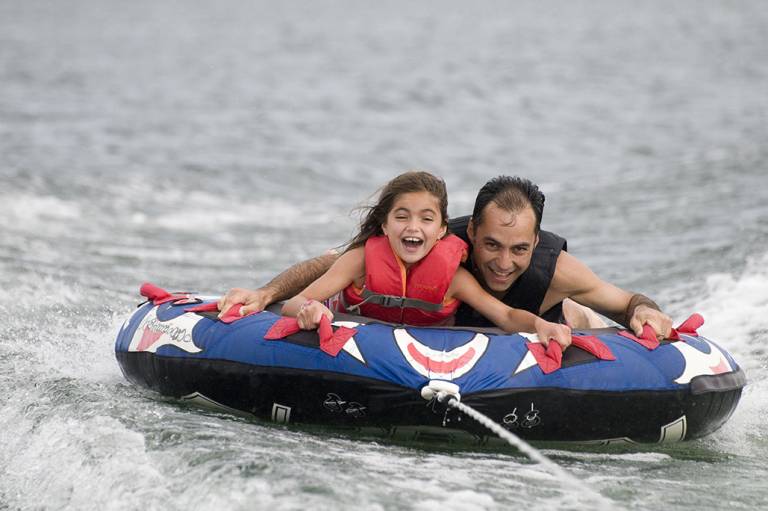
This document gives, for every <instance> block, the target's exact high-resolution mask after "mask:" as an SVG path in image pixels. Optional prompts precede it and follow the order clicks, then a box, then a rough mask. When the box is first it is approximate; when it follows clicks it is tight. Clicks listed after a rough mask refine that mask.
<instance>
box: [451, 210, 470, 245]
mask: <svg viewBox="0 0 768 511" xmlns="http://www.w3.org/2000/svg"><path fill="white" fill-rule="evenodd" d="M470 218H472V217H471V216H470V215H464V216H460V217H456V218H451V219H450V220H448V231H449V232H450V233H451V234H455V235H456V236H458V237H459V238H461V239H462V240H464V242H465V243H469V236H467V227H468V226H469V219H470Z"/></svg>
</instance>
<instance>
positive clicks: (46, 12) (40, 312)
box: [0, 0, 768, 510]
mask: <svg viewBox="0 0 768 511" xmlns="http://www.w3.org/2000/svg"><path fill="white" fill-rule="evenodd" d="M766 91H768V4H766V3H765V2H761V1H757V0H756V1H743V2H732V1H721V2H712V1H690V2H665V1H657V2H630V1H606V2H569V1H565V0H563V1H557V2H551V1H544V2H539V1H537V2H471V3H470V2H434V3H433V2H406V1H392V0H390V1H387V2H378V3H373V2H353V1H334V2H311V1H303V2H298V1H284V2H247V1H220V2H195V1H188V2H180V1H177V2H172V1H159V2H152V1H147V0H138V1H132V2H120V1H117V0H110V1H95V0H94V1H72V2H53V1H40V0H30V1H24V2H21V1H12V0H0V233H2V236H1V237H0V315H2V320H0V385H1V386H2V389H3V391H2V392H1V393H0V509H58V508H76V509H105V508H107V509H139V508H141V509H219V508H229V509H262V508H264V509H266V508H269V509H297V508H310V507H311V508H316V509H338V508H341V509H357V508H364V509H462V510H465V509H466V510H474V509H478V510H479V509H509V508H513V507H514V508H528V507H531V506H540V505H545V506H549V507H553V508H554V507H560V508H579V507H580V506H582V504H579V503H578V501H577V500H576V496H574V495H572V494H569V492H568V491H564V490H561V488H560V485H559V484H558V481H555V480H553V479H552V478H551V477H549V476H548V475H547V474H546V472H545V471H543V470H541V469H540V468H539V467H537V466H535V465H531V464H529V463H527V462H526V460H525V459H523V458H521V457H520V456H513V455H510V454H503V453H482V452H446V451H440V450H437V451H435V450H420V449H412V448H409V447H403V446H392V445H386V444H382V443H374V442H370V441H361V440H355V439H349V438H339V437H336V436H330V435H315V434H310V433H308V432H304V431H297V430H292V429H284V428H281V427H275V426H272V425H265V424H254V423H249V422H245V421H241V420H239V419H235V418H231V417H226V416H218V415H215V414H210V413H204V412H200V411H198V410H194V409H189V408H183V407H180V406H178V405H176V404H173V403H167V402H161V401H158V400H154V399H152V398H151V397H149V396H147V395H146V394H143V393H140V392H139V391H138V390H137V389H136V388H134V387H132V386H131V385H129V384H128V383H127V382H126V381H125V380H124V379H123V377H122V375H121V373H120V370H119V368H118V366H117V364H116V362H115V359H114V354H113V339H114V334H115V333H116V330H117V327H118V326H119V324H120V323H121V322H122V319H123V318H124V317H125V315H127V314H128V313H129V312H130V311H131V310H132V309H133V307H134V305H135V304H136V302H137V300H138V296H137V288H138V285H139V284H140V283H141V282H142V281H145V280H150V281H154V282H156V283H158V284H159V285H162V286H164V287H167V288H172V289H194V290H199V291H205V292H222V291H225V290H226V289H228V288H229V287H231V286H235V285H252V286H253V285H256V284H258V283H262V282H264V281H265V280H267V279H268V278H269V277H270V276H271V275H273V274H274V273H275V272H276V271H278V270H280V269H282V268H283V267H285V266H286V265H287V264H289V263H292V262H295V261H297V260H299V259H303V258H306V257H308V256H310V255H314V254H317V253H320V252H322V251H323V250H325V249H326V248H328V247H331V246H334V245H338V244H339V243H341V242H342V241H344V240H345V239H346V238H347V237H348V236H349V235H350V234H351V233H352V230H353V228H354V218H351V217H350V216H349V211H350V210H351V208H352V207H353V206H354V205H355V204H358V203H360V202H361V201H363V200H364V199H365V198H366V197H367V196H368V195H369V194H371V193H372V192H373V191H374V190H375V189H376V188H377V187H378V186H379V185H380V184H382V183H384V182H385V181H387V180H388V179H389V178H390V177H392V176H393V175H395V174H396V173H399V172H400V171H402V170H405V169H408V168H425V169H429V170H432V171H434V172H436V173H438V174H441V175H442V176H444V177H445V179H446V181H447V182H448V184H449V190H450V195H451V207H450V211H451V213H452V214H455V215H458V214H464V213H467V212H468V211H469V210H470V209H471V205H472V201H473V199H474V194H475V192H476V191H477V189H478V188H479V186H480V185H482V183H483V182H485V180H487V179H488V178H489V177H492V176H493V175H496V174H498V173H501V172H504V173H516V174H520V175H524V176H528V177H530V178H532V179H533V180H535V181H537V182H538V183H540V184H541V186H542V188H543V189H544V191H545V192H546V194H547V207H546V211H545V217H544V226H545V228H547V229H550V230H553V231H555V232H558V233H560V234H562V235H564V236H566V237H567V238H568V239H569V247H570V249H571V252H572V253H574V254H576V255H577V256H578V257H580V258H581V259H583V260H584V261H586V262H587V263H588V264H590V265H591V266H592V267H593V269H595V270H596V271H597V272H598V274H600V275H601V276H603V277H604V278H606V279H609V280H612V281H614V282H616V283H617V284H619V285H621V286H623V287H626V288H630V289H634V290H637V291H642V292H645V293H647V294H649V295H651V296H654V297H655V298H657V300H658V301H659V302H660V303H661V304H662V305H663V306H664V307H665V308H666V309H667V310H668V311H669V312H670V313H671V315H672V316H673V317H674V318H675V320H676V321H680V320H682V319H684V318H685V317H687V315H688V314H689V313H690V312H693V311H698V312H701V313H702V314H703V315H704V316H705V318H706V320H707V323H706V324H705V326H704V327H703V328H702V329H701V330H702V332H703V333H704V334H705V335H707V336H708V337H711V338H713V339H715V340H718V341H719V342H720V343H721V344H722V345H724V346H725V347H726V348H727V349H729V350H730V351H731V352H732V353H733V354H734V355H735V356H736V358H737V360H738V361H739V362H740V363H741V365H742V366H743V367H744V368H745V369H746V371H747V375H748V378H749V381H750V384H749V386H748V387H747V389H746V390H745V393H744V396H743V399H742V403H741V405H740V407H739V409H738V410H737V412H736V413H735V415H734V416H733V417H732V419H731V420H730V422H729V423H728V424H727V425H726V426H725V427H724V428H723V429H722V430H720V431H719V432H717V433H716V434H714V435H712V436H710V437H708V438H705V439H701V440H697V441H693V442H687V443H683V444H679V445H675V446H671V447H670V446H644V447H636V448H631V449H622V450H618V449H617V448H610V449H609V448H604V449H592V450H587V449H579V448H574V449H568V450H553V449H548V450H545V453H546V454H548V455H549V456H550V457H552V458H553V459H554V460H555V461H556V462H558V463H559V464H560V465H561V466H562V467H563V468H565V469H566V470H568V471H569V472H571V473H573V474H574V475H576V476H577V477H579V478H580V479H582V480H583V481H585V484H588V485H590V486H591V487H592V488H594V489H596V490H597V491H599V492H600V493H601V494H602V495H604V496H606V497H607V498H609V499H611V500H612V501H613V502H615V503H616V505H617V507H623V508H627V509H660V508H663V509H670V510H694V509H695V510H698V509H720V508H728V509H755V508H758V507H761V506H766V500H767V499H768V491H767V490H765V480H766V478H768V468H766V465H767V464H766V458H768V425H766V423H768V412H767V411H766V405H768V380H767V377H768V369H767V368H766V361H767V360H768V356H767V355H766V350H765V347H764V343H765V342H766V339H768V269H767V268H766V265H767V264H768V204H767V202H768V190H767V188H768V94H767V93H766ZM628 420H631V419H628Z"/></svg>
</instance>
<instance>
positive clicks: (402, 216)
mask: <svg viewBox="0 0 768 511" xmlns="http://www.w3.org/2000/svg"><path fill="white" fill-rule="evenodd" d="M395 220H408V217H407V216H405V215H397V216H395Z"/></svg>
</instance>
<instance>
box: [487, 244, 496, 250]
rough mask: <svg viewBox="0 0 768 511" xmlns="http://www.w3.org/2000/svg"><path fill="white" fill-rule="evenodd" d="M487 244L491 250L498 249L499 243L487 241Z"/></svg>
mask: <svg viewBox="0 0 768 511" xmlns="http://www.w3.org/2000/svg"><path fill="white" fill-rule="evenodd" d="M485 246H486V248H488V249H489V250H496V249H497V248H498V245H497V244H496V243H486V244H485Z"/></svg>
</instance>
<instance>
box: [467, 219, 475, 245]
mask: <svg viewBox="0 0 768 511" xmlns="http://www.w3.org/2000/svg"><path fill="white" fill-rule="evenodd" d="M467 238H469V241H472V242H473V243H474V239H475V222H474V219H473V218H472V217H470V218H469V222H467Z"/></svg>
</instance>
